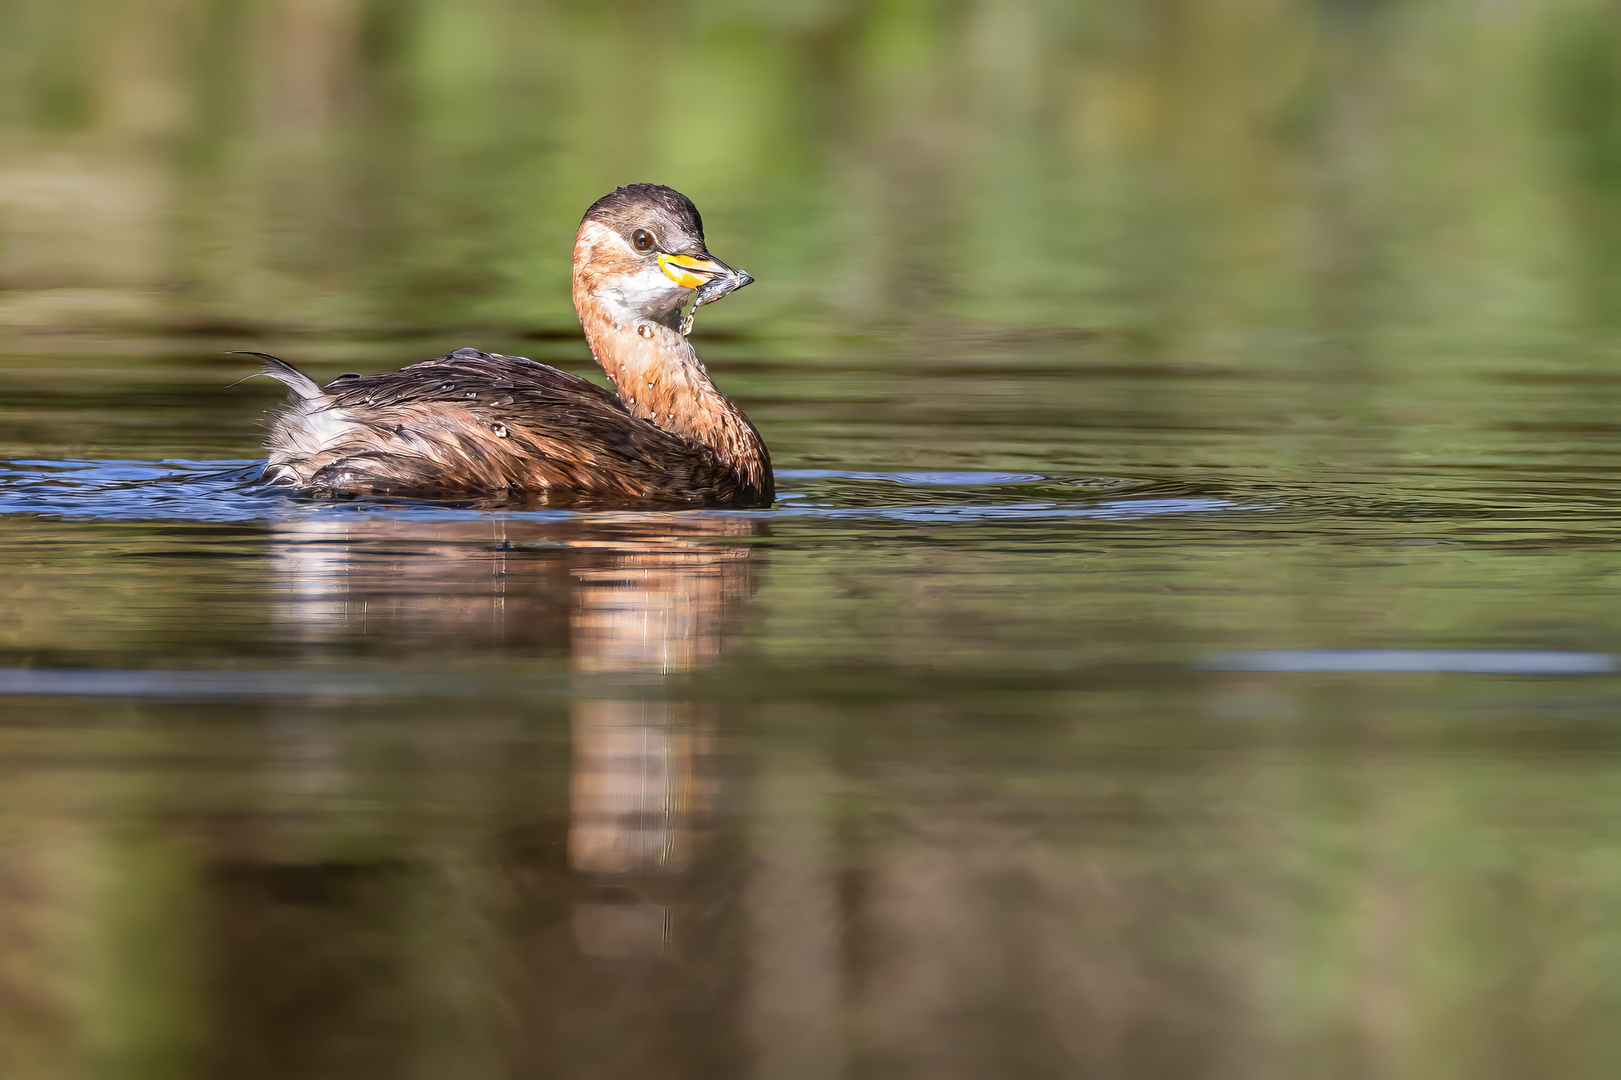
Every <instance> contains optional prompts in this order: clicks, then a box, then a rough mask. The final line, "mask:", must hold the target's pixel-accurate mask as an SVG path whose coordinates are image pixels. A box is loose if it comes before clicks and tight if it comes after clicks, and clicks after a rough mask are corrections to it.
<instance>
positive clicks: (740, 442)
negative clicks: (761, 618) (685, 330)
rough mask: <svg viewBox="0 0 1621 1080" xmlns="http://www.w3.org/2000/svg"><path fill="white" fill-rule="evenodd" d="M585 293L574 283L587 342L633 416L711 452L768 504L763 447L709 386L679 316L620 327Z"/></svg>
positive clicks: (738, 411)
mask: <svg viewBox="0 0 1621 1080" xmlns="http://www.w3.org/2000/svg"><path fill="white" fill-rule="evenodd" d="M581 285H582V283H581V282H580V281H579V280H576V282H575V290H574V305H575V309H576V310H577V312H578V313H579V316H580V324H581V326H583V327H584V329H585V340H586V342H587V344H589V345H590V346H591V355H592V357H593V358H594V359H595V360H596V362H597V364H598V365H599V366H600V367H601V368H602V370H603V371H604V372H606V373H607V375H608V378H609V380H610V381H611V382H612V383H613V386H614V390H615V391H616V392H617V393H618V395H619V400H620V401H621V402H622V403H623V404H624V406H625V408H626V409H628V410H629V411H630V413H631V415H632V416H635V417H637V418H638V419H641V420H645V421H647V422H648V423H650V424H653V425H655V426H656V427H660V428H663V429H664V430H665V431H668V432H671V433H672V434H676V435H680V436H681V437H683V438H685V439H688V440H690V441H692V442H695V443H698V444H700V445H703V446H707V447H708V448H709V449H710V450H712V451H714V453H715V455H716V457H718V458H719V459H720V461H721V462H722V463H723V464H724V465H726V466H727V467H728V468H730V469H731V470H732V471H733V472H734V473H736V474H737V478H738V482H739V484H740V485H741V486H742V487H743V488H745V489H746V490H747V491H749V492H750V493H752V496H753V499H754V501H768V500H769V499H770V498H771V497H772V494H773V491H772V478H771V459H770V456H769V454H768V453H767V452H766V448H765V443H764V442H762V441H761V439H760V434H759V432H758V431H756V430H755V427H754V425H753V424H752V423H750V422H749V418H748V417H747V416H745V415H744V414H743V410H741V409H739V408H738V407H737V406H736V405H734V404H733V403H732V401H731V399H730V398H728V397H726V395H725V394H722V393H721V392H720V390H718V389H717V388H716V387H715V384H714V382H713V381H711V380H710V378H709V373H708V372H707V371H706V370H705V369H704V365H703V363H702V362H701V361H700V360H699V359H698V353H697V351H696V350H694V349H693V347H692V342H691V341H690V340H688V339H687V337H686V335H684V334H682V333H681V331H680V329H679V326H678V320H679V318H680V314H679V312H673V313H671V314H670V315H669V316H668V317H667V318H664V319H652V318H640V319H626V318H618V319H616V318H615V313H614V312H611V311H610V310H609V308H608V306H607V305H606V304H604V303H603V302H602V301H601V300H600V299H599V298H598V297H596V296H594V295H593V294H592V293H591V292H590V290H588V289H584V288H582V287H581Z"/></svg>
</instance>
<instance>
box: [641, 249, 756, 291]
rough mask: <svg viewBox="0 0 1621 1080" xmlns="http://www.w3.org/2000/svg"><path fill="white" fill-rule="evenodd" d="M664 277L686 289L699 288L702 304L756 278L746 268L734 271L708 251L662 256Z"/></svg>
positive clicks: (661, 267)
mask: <svg viewBox="0 0 1621 1080" xmlns="http://www.w3.org/2000/svg"><path fill="white" fill-rule="evenodd" d="M659 269H661V270H663V271H664V276H665V277H667V278H669V279H670V280H671V281H673V282H675V283H676V284H677V285H679V286H681V287H682V288H684V289H697V290H698V297H699V300H700V301H701V302H702V303H709V302H711V301H714V300H719V299H720V298H721V297H723V296H725V295H726V294H727V293H730V292H736V291H737V290H738V289H741V288H742V287H743V286H745V285H747V284H748V283H749V282H751V281H753V280H754V278H753V277H751V276H750V275H749V273H748V271H746V270H733V269H732V268H731V267H730V266H727V265H726V264H725V263H723V262H721V261H720V260H719V259H717V258H715V257H714V256H713V255H711V254H709V253H708V252H707V251H706V252H704V253H703V254H702V255H663V254H661V255H659Z"/></svg>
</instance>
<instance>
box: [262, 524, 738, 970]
mask: <svg viewBox="0 0 1621 1080" xmlns="http://www.w3.org/2000/svg"><path fill="white" fill-rule="evenodd" d="M756 529H757V525H756V523H755V522H753V521H751V520H748V519H743V518H729V517H724V516H710V515H693V514H680V515H676V514H652V515H636V514H613V515H601V516H596V517H587V516H579V517H574V518H570V519H567V520H560V521H533V520H512V519H505V520H502V519H497V520H488V519H486V520H469V521H445V522H432V523H428V522H422V521H410V520H400V519H359V518H350V519H344V520H332V519H325V520H321V519H318V520H314V521H308V522H300V523H297V524H293V525H289V526H287V527H285V528H284V529H283V530H282V532H281V534H280V536H279V537H278V543H277V554H278V561H279V566H280V568H281V571H282V582H281V589H280V590H279V597H280V599H279V600H278V602H277V603H278V614H279V617H280V619H279V621H282V622H283V623H284V624H285V625H286V626H287V628H288V630H289V632H290V633H291V635H292V636H293V638H294V639H295V640H296V641H301V642H305V643H309V644H312V645H315V644H319V645H320V646H321V647H322V649H323V651H325V650H326V649H328V648H330V646H331V645H332V644H333V643H334V641H335V640H342V641H344V642H345V643H346V644H348V645H349V647H350V648H351V649H354V650H356V651H361V652H371V651H376V652H378V653H380V654H383V655H387V656H388V657H389V658H390V660H398V659H400V658H401V657H402V656H403V657H413V656H414V657H418V658H421V659H422V660H423V661H428V660H429V659H430V658H431V660H432V662H433V663H435V664H436V665H443V666H445V667H447V668H451V667H454V666H456V665H457V664H458V662H462V661H465V662H468V663H471V664H478V663H479V662H482V661H487V660H488V659H490V658H491V657H495V658H501V659H506V660H512V659H516V658H524V659H531V658H535V657H553V658H556V659H558V660H562V659H563V658H564V657H565V656H566V657H567V666H568V669H569V671H570V673H571V677H572V679H573V681H574V684H575V690H574V694H573V700H572V702H571V705H570V736H571V744H572V751H571V753H572V767H571V771H570V782H569V811H568V827H567V841H566V844H567V853H568V855H567V861H568V867H569V869H570V871H572V872H573V874H574V875H575V876H576V878H577V879H578V880H580V881H581V882H582V885H583V887H582V888H580V889H577V890H574V892H575V896H574V899H573V911H572V918H571V928H572V936H573V939H574V943H575V947H576V948H577V949H578V951H579V952H581V953H583V954H585V955H588V956H627V955H644V956H645V955H665V954H668V953H669V952H670V951H671V950H672V949H673V947H674V943H673V942H672V940H671V934H672V926H673V922H674V916H673V912H672V909H671V907H670V905H669V904H667V903H664V902H658V901H660V900H663V899H665V898H664V897H657V896H656V897H653V898H652V900H653V902H649V898H648V897H647V896H646V895H645V893H646V892H647V890H646V889H642V888H638V887H637V885H636V883H637V882H643V881H646V880H647V879H656V878H661V877H668V876H670V875H677V874H679V873H680V872H681V871H683V870H685V869H687V868H688V867H690V866H691V864H692V862H693V859H694V857H695V849H696V847H697V845H698V842H699V840H700V838H701V837H702V835H703V834H704V833H705V831H706V829H707V828H708V823H709V821H710V819H711V816H712V811H713V807H714V804H715V799H716V794H717V784H718V777H717V771H716V768H715V760H716V758H715V727H716V717H715V715H714V706H713V705H711V704H707V703H699V702H685V701H675V700H670V697H669V695H668V694H667V693H666V690H667V686H666V682H667V680H668V679H669V678H671V677H677V676H681V675H685V674H688V673H691V672H695V671H698V670H701V669H704V668H707V667H711V666H713V665H715V664H717V663H718V662H719V661H720V659H721V657H722V654H723V652H724V650H725V648H726V644H727V641H728V639H729V638H730V637H731V636H733V630H734V628H735V623H736V621H737V617H738V615H739V614H740V612H741V609H742V607H743V604H744V602H745V601H746V600H747V598H748V596H749V594H750V592H751V591H752V588H753V575H754V573H755V569H756V565H755V562H754V561H751V553H752V550H753V549H752V548H751V546H750V545H749V544H748V543H747V542H746V541H747V540H748V538H750V537H751V536H752V535H753V534H754V533H755V532H756ZM733 538H735V539H737V540H739V541H744V542H741V543H727V541H728V540H729V539H733ZM655 891H657V890H655Z"/></svg>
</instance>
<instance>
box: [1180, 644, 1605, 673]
mask: <svg viewBox="0 0 1621 1080" xmlns="http://www.w3.org/2000/svg"><path fill="white" fill-rule="evenodd" d="M1199 666H1200V667H1203V668H1206V669H1208V670H1211V671H1322V672H1332V671H1349V672H1358V671H1360V672H1413V673H1452V674H1467V675H1608V674H1611V673H1613V672H1615V671H1617V670H1621V663H1618V658H1617V657H1616V656H1615V655H1614V654H1612V653H1596V652H1554V651H1541V650H1534V649H1524V650H1521V649H1506V650H1491V649H1482V650H1476V649H1262V650H1257V651H1254V652H1224V653H1213V654H1211V655H1209V656H1207V657H1205V659H1204V661H1203V662H1202V663H1201V664H1200V665H1199Z"/></svg>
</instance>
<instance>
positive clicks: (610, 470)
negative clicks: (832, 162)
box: [255, 184, 773, 506]
mask: <svg viewBox="0 0 1621 1080" xmlns="http://www.w3.org/2000/svg"><path fill="white" fill-rule="evenodd" d="M753 280H754V279H753V278H752V277H751V276H750V275H749V274H748V273H747V272H745V271H743V270H735V269H733V268H732V267H730V266H727V265H726V264H725V263H723V262H721V261H720V260H719V259H717V258H715V256H713V255H711V254H710V253H709V250H708V248H707V247H706V245H705V242H704V227H703V219H702V218H701V217H699V215H698V208H697V207H696V206H694V205H693V203H692V200H691V199H689V198H687V197H686V196H685V195H683V194H681V193H680V192H679V191H676V190H674V189H673V188H668V187H664V186H662V185H659V184H631V185H629V186H627V187H621V188H618V189H616V190H614V191H612V192H610V193H608V194H607V195H604V196H603V197H602V198H600V199H598V200H597V201H596V202H594V203H592V204H591V207H590V209H588V210H587V211H586V212H585V217H584V219H583V220H582V221H581V222H580V228H579V231H578V233H577V234H576V235H575V240H574V309H575V312H576V314H578V316H579V319H580V324H581V326H583V327H584V329H585V339H586V342H587V344H589V345H590V347H591V355H592V357H593V358H595V360H596V362H597V363H598V364H599V365H601V367H602V369H603V371H605V372H606V373H607V375H608V378H609V380H610V381H611V382H612V383H613V390H612V391H610V390H607V389H604V388H603V387H600V386H598V385H596V384H595V383H592V382H590V381H588V380H586V379H582V378H580V377H579V376H577V375H571V374H569V373H568V372H564V371H559V370H558V369H556V368H554V367H549V366H547V365H545V364H540V363H536V362H535V361H533V360H529V359H527V358H525V357H521V356H503V355H500V354H499V353H488V352H483V351H481V350H478V349H472V348H463V349H457V350H456V351H455V352H452V353H449V354H447V355H445V356H441V357H439V358H437V359H434V360H424V361H422V362H421V363H417V364H412V365H410V366H409V367H403V368H400V369H399V370H398V371H390V372H385V373H383V374H378V375H342V376H339V377H338V378H337V379H335V380H333V381H332V382H330V383H328V384H327V385H326V386H325V387H321V386H317V385H316V384H315V382H314V381H313V380H311V379H310V378H309V377H307V376H306V375H304V374H303V373H302V372H300V371H299V370H297V369H296V368H294V367H293V366H292V365H291V364H288V363H286V362H285V361H283V360H280V359H277V358H276V357H273V356H269V355H267V354H264V353H257V354H255V355H258V356H261V357H263V358H264V360H265V374H268V375H270V376H272V377H274V378H276V379H278V380H280V381H281V382H282V383H284V384H286V386H287V389H288V400H289V402H290V404H289V406H288V407H287V408H286V409H284V410H283V411H281V412H280V413H279V414H278V415H277V416H276V417H275V418H274V419H273V420H272V422H271V426H270V433H269V437H268V439H267V443H266V449H267V451H268V453H269V461H268V462H267V463H266V466H265V471H264V477H265V479H266V480H268V481H269V482H271V483H273V484H280V485H284V486H287V487H293V488H297V489H298V490H299V491H301V492H303V493H305V494H309V495H318V496H345V495H389V496H402V497H407V498H467V497H490V496H495V497H501V498H514V499H520V500H524V501H532V502H537V503H543V504H548V505H559V504H570V503H582V502H583V503H614V504H646V505H668V506H766V505H769V504H770V503H771V500H772V498H773V487H772V475H771V456H770V454H769V453H768V452H767V451H766V447H765V443H764V442H763V441H761V439H760V433H759V432H758V431H757V430H756V429H755V427H754V425H753V424H752V423H750V422H749V418H748V417H747V416H745V415H744V414H743V410H741V409H739V408H738V407H737V405H736V404H734V403H733V402H732V401H731V399H730V398H728V397H726V395H724V394H722V393H721V392H720V391H719V390H718V389H717V388H716V387H715V384H714V382H713V381H711V379H710V378H709V374H708V372H707V371H706V370H705V368H704V365H703V363H702V362H701V361H700V360H699V359H698V354H697V352H696V351H694V349H693V347H692V342H691V341H690V340H689V338H688V336H687V332H688V331H690V329H691V318H692V314H693V313H696V311H697V308H698V307H701V306H703V305H704V304H707V303H712V302H713V301H715V300H718V299H720V298H721V297H722V296H725V295H726V294H728V293H730V292H733V291H735V290H737V289H740V288H742V287H743V286H745V285H747V284H749V283H750V282H751V281H753ZM688 300H692V302H693V306H692V308H691V309H690V310H689V312H688V314H687V315H686V317H685V318H683V317H682V306H683V304H684V303H685V302H686V301H688Z"/></svg>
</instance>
